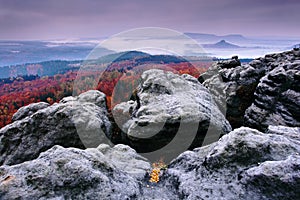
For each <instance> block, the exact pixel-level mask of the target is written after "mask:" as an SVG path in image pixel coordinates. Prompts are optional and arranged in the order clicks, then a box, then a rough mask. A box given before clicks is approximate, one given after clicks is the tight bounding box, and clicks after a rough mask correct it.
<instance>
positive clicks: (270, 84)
mask: <svg viewBox="0 0 300 200" xmlns="http://www.w3.org/2000/svg"><path fill="white" fill-rule="evenodd" d="M280 56H281V55H280V54H279V55H278V54H275V55H274V56H272V58H274V59H278V57H280ZM299 86H300V57H299V59H298V60H293V61H291V60H286V61H281V62H279V63H277V66H276V67H275V68H274V69H273V70H271V71H270V72H269V73H267V74H266V75H265V76H264V77H263V78H261V79H260V82H259V84H258V86H257V87H256V90H255V94H254V96H255V100H254V102H253V103H252V105H251V106H250V107H249V108H248V109H247V110H246V114H245V123H244V124H245V125H246V126H249V127H253V128H256V129H258V130H262V131H264V130H266V129H267V127H268V125H285V126H291V127H297V126H300V112H299V110H300V87H299Z"/></svg>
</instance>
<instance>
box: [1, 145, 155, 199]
mask: <svg viewBox="0 0 300 200" xmlns="http://www.w3.org/2000/svg"><path fill="white" fill-rule="evenodd" d="M149 169H150V164H149V163H148V162H147V160H146V159H145V158H143V157H141V156H140V155H138V154H137V153H136V152H135V151H134V150H133V149H130V148H129V147H128V146H124V145H117V146H115V147H113V148H111V147H109V146H108V145H100V146H99V147H98V148H91V149H86V150H80V149H75V148H63V147H61V146H54V147H52V148H51V149H49V150H48V151H46V152H44V153H41V155H40V156H39V157H38V158H37V159H35V160H31V161H27V162H24V163H21V164H18V165H14V166H5V165H4V166H2V167H0V199H74V200H75V199H116V200H118V199H120V200H123V199H136V198H138V197H141V192H140V183H139V180H140V179H141V177H142V178H143V177H144V176H145V174H146V173H147V171H148V170H149Z"/></svg>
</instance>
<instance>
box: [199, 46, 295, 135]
mask: <svg viewBox="0 0 300 200" xmlns="http://www.w3.org/2000/svg"><path fill="white" fill-rule="evenodd" d="M299 55H300V51H299V50H293V51H288V52H283V53H278V54H270V55H266V56H265V57H263V58H258V59H255V60H253V61H251V62H250V63H249V64H245V65H238V64H239V63H238V62H237V61H236V59H232V60H229V61H221V62H217V63H214V64H213V65H212V66H211V67H210V68H209V69H208V71H207V72H206V73H204V74H202V75H201V76H200V77H199V81H200V82H201V83H203V85H205V86H206V87H207V88H208V89H209V90H210V92H211V93H212V95H213V97H214V99H215V100H216V103H217V104H218V106H219V107H220V109H221V110H222V111H223V112H224V113H226V118H227V119H228V121H229V122H230V124H231V125H232V127H233V128H238V127H241V126H243V125H246V126H250V127H253V128H256V129H259V130H266V128H267V127H268V125H284V126H299V119H300V116H299V112H298V110H299V108H300V93H299V87H298V86H299V80H300V79H299V71H300V68H299V67H300V56H299ZM250 106H251V107H250ZM249 107H250V108H249ZM246 110H247V111H246ZM245 113H246V116H245ZM244 121H245V123H244Z"/></svg>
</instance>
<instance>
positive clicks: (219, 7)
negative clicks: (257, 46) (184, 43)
mask: <svg viewBox="0 0 300 200" xmlns="http://www.w3.org/2000/svg"><path fill="white" fill-rule="evenodd" d="M299 10H300V1H299V0H285V1H282V0H253V1H248V0H247V1H246V0H226V1H217V0H165V1H162V0H151V1H143V0H127V1H125V0H109V1H108V0H103V1H97V0H48V1H40V0H26V1H23V0H0V27H1V28H0V39H56V38H86V37H104V36H109V35H111V34H116V33H118V32H120V31H124V30H127V29H131V28H137V27H145V26H155V27H165V28H171V29H175V30H178V31H182V32H201V33H215V34H231V33H240V34H244V35H248V36H264V35H275V36H300V34H299V33H300V28H299V19H300V12H299Z"/></svg>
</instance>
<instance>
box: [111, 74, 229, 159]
mask: <svg viewBox="0 0 300 200" xmlns="http://www.w3.org/2000/svg"><path fill="white" fill-rule="evenodd" d="M133 99H134V100H135V101H128V102H125V103H121V104H119V105H116V106H115V108H114V109H113V115H114V118H115V120H116V122H117V123H118V125H119V126H120V127H121V129H122V130H123V138H125V139H126V140H127V142H128V144H129V145H130V146H131V147H133V148H134V149H136V150H137V151H138V152H140V153H147V152H153V151H156V150H157V152H156V153H157V154H156V155H157V156H155V157H154V159H159V158H160V157H164V158H165V160H166V161H170V160H171V159H173V158H175V157H176V156H178V154H179V153H182V152H183V151H185V150H186V149H188V148H193V147H199V146H201V145H202V144H209V143H211V142H214V141H216V140H218V138H219V137H220V136H221V135H224V134H226V133H228V132H229V131H230V130H231V127H230V125H229V123H228V121H227V120H226V119H225V117H224V116H223V114H222V113H221V112H220V111H219V109H218V107H217V105H216V104H215V102H214V100H213V99H212V97H211V95H210V93H209V91H208V90H207V89H206V88H205V87H203V86H202V85H201V84H200V83H199V82H198V81H197V79H195V78H194V77H192V76H189V75H186V74H185V75H182V76H179V75H176V74H173V73H171V72H164V71H162V70H148V71H146V72H144V73H143V74H142V76H141V83H140V85H139V87H138V90H137V93H136V95H135V96H134V98H133ZM163 147H164V148H163ZM166 152H168V153H166ZM153 155H154V154H153V153H151V156H153ZM149 158H150V159H152V158H151V157H149Z"/></svg>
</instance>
